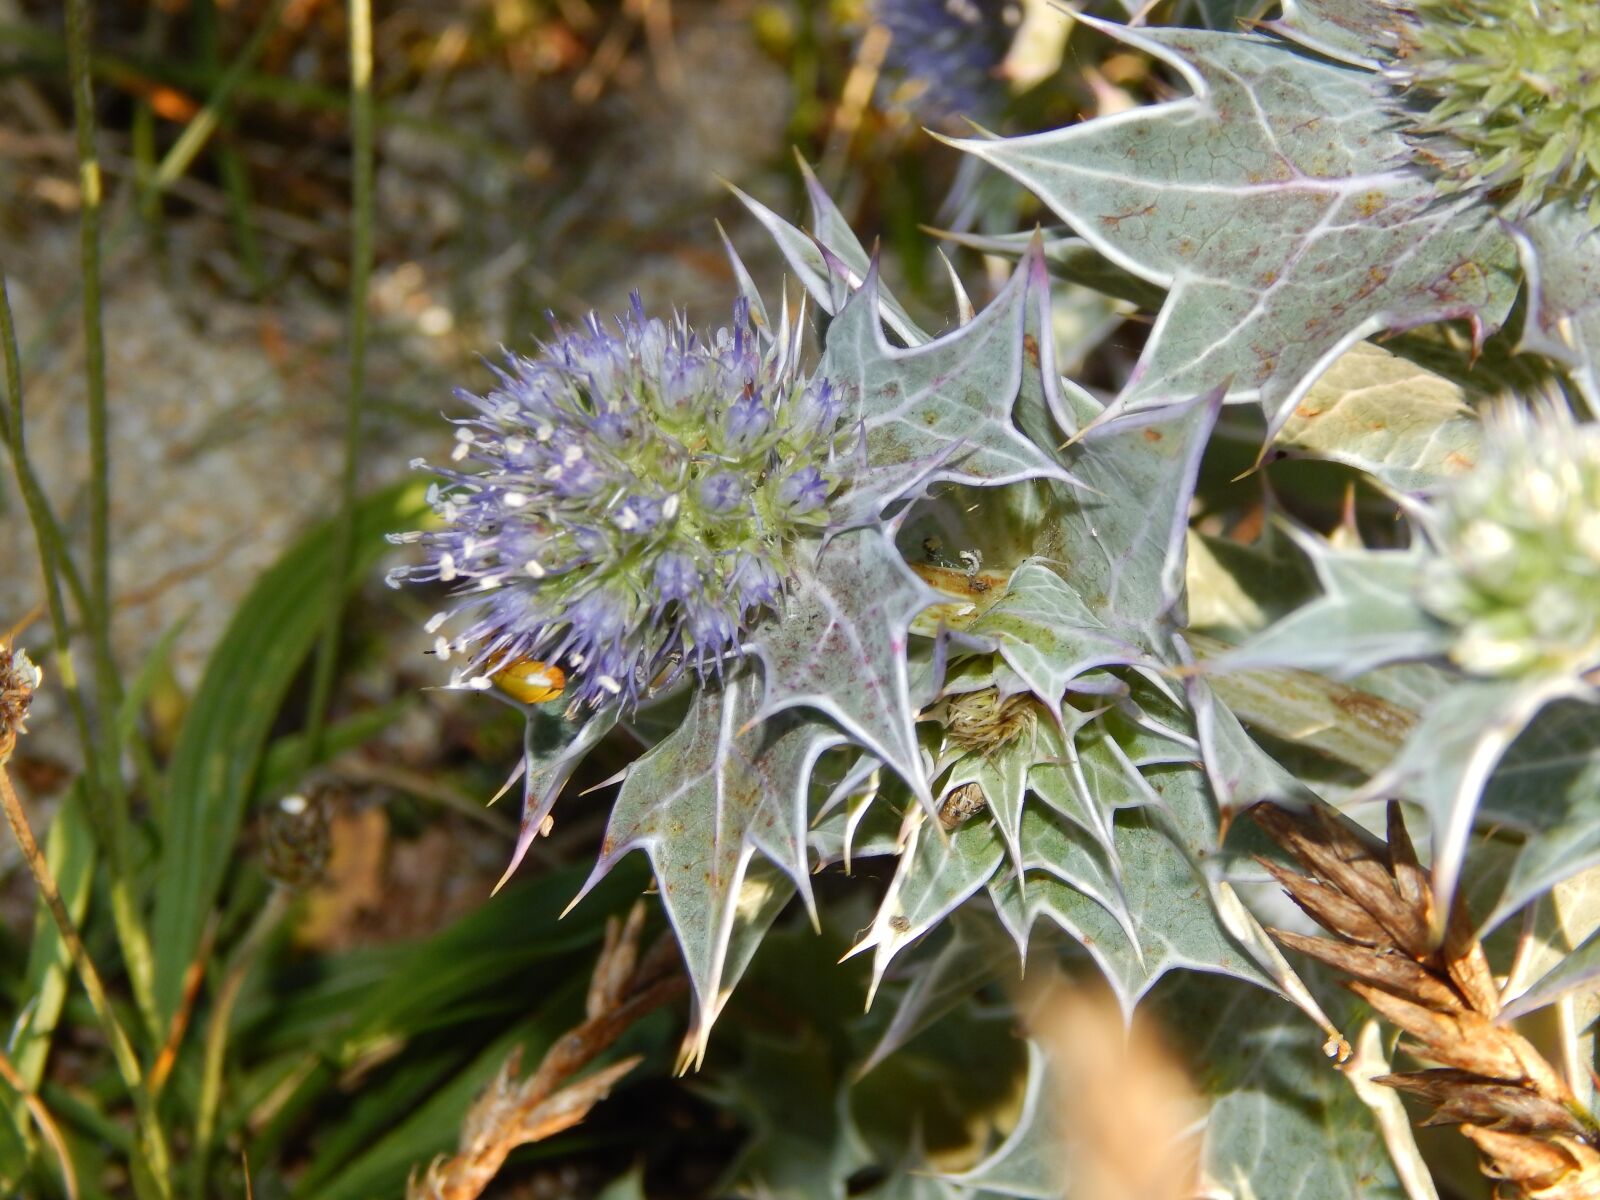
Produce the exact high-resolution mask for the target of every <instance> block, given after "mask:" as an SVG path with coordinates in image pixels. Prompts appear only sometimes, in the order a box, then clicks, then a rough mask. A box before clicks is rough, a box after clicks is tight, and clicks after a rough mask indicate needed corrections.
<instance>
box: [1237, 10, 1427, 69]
mask: <svg viewBox="0 0 1600 1200" xmlns="http://www.w3.org/2000/svg"><path fill="white" fill-rule="evenodd" d="M1399 25H1400V22H1399V19H1398V14H1397V13H1396V9H1395V6H1394V5H1393V4H1391V3H1389V0H1283V18H1282V20H1279V21H1273V22H1268V24H1267V28H1269V29H1272V30H1275V31H1277V32H1278V33H1281V34H1283V35H1284V36H1285V37H1290V38H1293V39H1294V40H1295V41H1297V42H1299V43H1300V44H1301V45H1302V46H1306V47H1308V48H1310V49H1312V50H1315V51H1316V52H1317V53H1318V54H1326V55H1327V56H1328V57H1329V58H1337V59H1342V60H1343V61H1345V62H1348V63H1355V64H1358V65H1376V64H1378V63H1380V62H1386V61H1388V60H1389V59H1390V58H1391V57H1392V56H1393V53H1394V47H1395V34H1396V32H1397V30H1398V29H1399Z"/></svg>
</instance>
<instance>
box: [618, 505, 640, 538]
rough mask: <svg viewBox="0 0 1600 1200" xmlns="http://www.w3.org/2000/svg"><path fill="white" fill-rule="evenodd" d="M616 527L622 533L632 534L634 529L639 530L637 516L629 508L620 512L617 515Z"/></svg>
mask: <svg viewBox="0 0 1600 1200" xmlns="http://www.w3.org/2000/svg"><path fill="white" fill-rule="evenodd" d="M616 526H617V528H618V529H620V530H622V532H623V533H632V532H633V531H634V530H635V529H637V528H639V514H638V513H636V512H634V511H633V509H631V508H624V509H622V511H620V512H619V513H617V516H616Z"/></svg>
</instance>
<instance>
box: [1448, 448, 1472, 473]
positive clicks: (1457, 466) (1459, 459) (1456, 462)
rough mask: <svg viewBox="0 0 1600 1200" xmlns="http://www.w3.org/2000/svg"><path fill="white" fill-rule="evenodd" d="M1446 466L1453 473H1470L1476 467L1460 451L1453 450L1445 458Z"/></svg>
mask: <svg viewBox="0 0 1600 1200" xmlns="http://www.w3.org/2000/svg"><path fill="white" fill-rule="evenodd" d="M1444 465H1445V466H1447V467H1449V468H1450V469H1451V470H1452V471H1470V470H1472V468H1473V467H1474V466H1475V465H1476V464H1475V463H1473V461H1472V460H1471V459H1470V458H1468V457H1467V456H1466V455H1465V454H1463V453H1461V451H1459V450H1452V451H1450V453H1449V454H1446V455H1445V456H1444Z"/></svg>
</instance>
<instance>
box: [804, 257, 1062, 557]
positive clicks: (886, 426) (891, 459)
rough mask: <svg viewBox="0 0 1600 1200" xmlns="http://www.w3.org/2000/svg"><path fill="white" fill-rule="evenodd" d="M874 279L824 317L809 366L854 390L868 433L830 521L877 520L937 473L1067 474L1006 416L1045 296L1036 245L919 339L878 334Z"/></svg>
mask: <svg viewBox="0 0 1600 1200" xmlns="http://www.w3.org/2000/svg"><path fill="white" fill-rule="evenodd" d="M877 288H878V282H877V273H876V272H872V273H870V274H869V275H868V278H867V281H866V283H864V284H863V285H862V287H861V288H860V290H859V291H857V292H856V293H855V294H854V295H853V296H852V297H851V298H850V300H849V302H848V303H847V304H845V306H844V308H843V309H842V310H841V311H840V313H839V315H838V316H837V317H835V318H834V321H833V324H832V325H830V326H829V327H828V337H827V346H826V348H825V349H824V351H823V356H822V362H821V363H820V364H819V365H818V367H817V374H818V375H821V376H824V377H826V378H827V379H829V380H831V381H833V383H834V385H835V386H837V387H839V388H841V389H843V390H844V392H845V394H846V395H850V396H853V397H854V398H855V401H856V403H857V405H858V410H859V413H860V419H861V428H862V431H863V434H864V436H865V441H866V448H865V451H864V453H863V454H862V456H861V458H862V461H860V462H859V463H858V464H857V466H856V469H855V470H854V472H853V473H852V474H851V476H850V483H849V486H848V489H847V490H846V491H845V492H844V494H843V495H841V496H840V497H838V498H837V499H835V500H834V501H831V502H830V504H829V510H828V511H829V516H830V518H831V519H832V520H833V521H834V522H835V523H836V524H837V525H852V524H861V523H865V522H869V521H873V520H876V519H877V518H878V516H879V514H880V513H882V511H883V510H884V508H886V507H887V506H888V505H890V504H892V503H894V502H895V501H896V500H899V499H901V498H903V497H906V496H910V495H913V494H915V493H917V492H919V491H921V490H923V489H925V488H927V487H928V486H930V485H932V484H934V483H937V482H951V483H965V484H975V485H985V486H992V485H995V484H1004V483H1014V482H1017V481H1020V480H1024V479H1044V478H1053V479H1059V480H1063V481H1065V482H1068V483H1070V482H1072V477H1071V476H1070V475H1068V474H1067V472H1066V471H1065V470H1064V469H1063V468H1062V467H1061V466H1060V465H1059V464H1058V463H1057V462H1056V461H1055V460H1054V459H1053V458H1052V457H1051V456H1049V455H1048V454H1046V453H1045V452H1044V451H1043V450H1041V449H1039V447H1038V446H1036V445H1035V444H1034V443H1033V442H1032V441H1030V440H1029V439H1028V438H1026V437H1024V436H1023V434H1022V433H1021V432H1020V431H1019V430H1018V429H1017V427H1016V424H1015V423H1014V422H1013V419H1012V409H1013V407H1014V406H1015V404H1016V400H1017V394H1018V392H1019V391H1020V389H1021V388H1022V386H1023V377H1024V372H1025V371H1035V372H1036V371H1037V370H1038V365H1037V363H1035V362H1030V361H1028V360H1027V357H1026V356H1025V354H1024V340H1023V335H1024V332H1025V330H1026V327H1027V323H1028V320H1029V316H1030V311H1031V310H1035V309H1037V308H1039V306H1042V305H1048V303H1049V297H1048V288H1047V286H1046V283H1045V276H1044V270H1043V267H1042V266H1041V264H1040V262H1039V260H1038V258H1037V256H1031V257H1029V258H1027V259H1025V260H1024V261H1023V263H1022V264H1021V266H1019V267H1018V268H1017V271H1016V273H1015V274H1014V275H1013V276H1012V278H1011V282H1010V283H1008V284H1007V285H1006V287H1005V289H1004V290H1002V291H1001V293H1000V294H999V295H998V296H996V297H995V299H994V300H993V301H992V302H991V303H990V304H989V306H988V307H987V308H985V309H984V310H983V311H982V312H981V313H979V314H978V315H977V316H976V317H974V318H973V319H972V320H971V321H970V322H969V323H967V324H966V325H963V326H961V327H960V328H958V329H956V330H954V331H953V332H951V333H948V334H945V335H944V336H943V337H940V338H936V339H935V340H933V341H931V342H927V343H925V344H923V345H921V346H913V347H909V348H906V349H898V348H896V347H894V346H891V345H889V343H888V342H887V341H886V340H885V338H884V334H883V325H882V322H881V321H880V320H879V318H878V311H877V305H876V303H875V297H876V294H877ZM1045 311H1048V310H1045Z"/></svg>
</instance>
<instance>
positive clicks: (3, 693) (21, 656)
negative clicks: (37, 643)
mask: <svg viewBox="0 0 1600 1200" xmlns="http://www.w3.org/2000/svg"><path fill="white" fill-rule="evenodd" d="M43 682H44V672H42V671H40V670H39V668H38V667H36V666H34V664H33V661H32V660H31V659H29V658H28V655H27V652H26V651H23V650H17V649H15V648H13V647H8V646H5V645H0V762H4V761H5V759H6V757H7V756H8V755H9V754H10V753H11V748H12V747H13V746H14V745H16V741H17V734H19V733H26V732H27V721H28V710H29V708H31V707H32V706H33V694H34V692H36V691H38V690H39V685H40V684H41V683H43Z"/></svg>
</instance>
